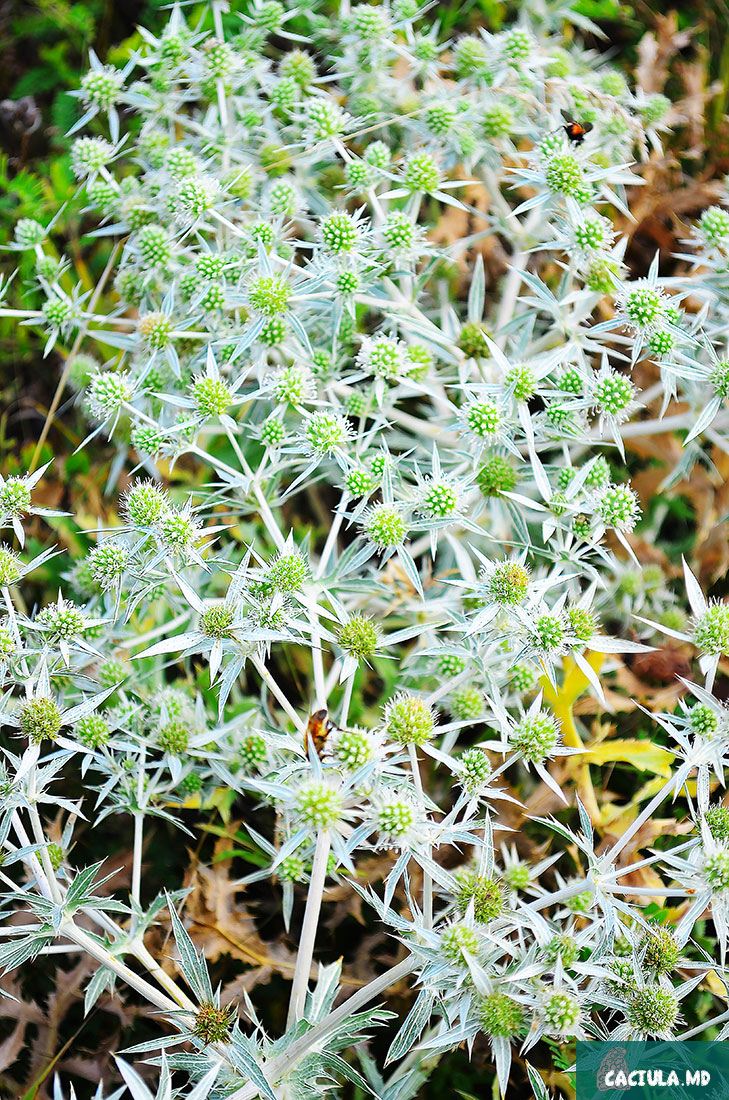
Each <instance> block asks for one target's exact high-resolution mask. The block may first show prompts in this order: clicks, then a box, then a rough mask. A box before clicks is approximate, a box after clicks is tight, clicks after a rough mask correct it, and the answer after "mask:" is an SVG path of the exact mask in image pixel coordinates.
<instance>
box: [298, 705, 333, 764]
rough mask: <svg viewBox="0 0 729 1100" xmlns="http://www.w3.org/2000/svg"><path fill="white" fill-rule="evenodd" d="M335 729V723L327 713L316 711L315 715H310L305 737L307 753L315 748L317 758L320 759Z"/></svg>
mask: <svg viewBox="0 0 729 1100" xmlns="http://www.w3.org/2000/svg"><path fill="white" fill-rule="evenodd" d="M333 729H334V723H333V722H332V720H331V718H330V717H329V715H328V714H327V712H326V711H325V710H315V711H314V713H313V714H311V715H309V721H308V722H307V723H306V734H305V735H304V748H305V749H306V751H307V752H308V751H309V747H310V746H313V748H314V751H315V752H316V754H317V756H319V757H320V756H321V754H322V752H323V751H324V746H325V745H326V743H327V739H328V737H329V734H330V733H331V732H332V730H333Z"/></svg>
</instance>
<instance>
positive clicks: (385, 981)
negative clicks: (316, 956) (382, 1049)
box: [228, 955, 416, 1100]
mask: <svg viewBox="0 0 729 1100" xmlns="http://www.w3.org/2000/svg"><path fill="white" fill-rule="evenodd" d="M415 966H416V962H415V959H414V958H413V956H412V955H410V956H409V957H408V958H407V959H403V961H402V962H399V963H397V965H396V966H393V967H391V968H390V969H389V970H386V971H385V973H384V974H380V976H379V977H378V978H374V979H373V980H372V981H371V982H369V983H368V984H367V985H365V986H363V987H362V989H358V990H357V992H356V993H353V994H352V996H351V997H348V998H347V1000H346V1001H344V1002H343V1003H342V1004H341V1005H340V1006H339V1008H335V1009H334V1010H333V1011H332V1012H330V1013H329V1015H328V1016H325V1017H324V1019H323V1020H321V1021H320V1022H319V1023H318V1024H316V1026H315V1027H312V1028H311V1030H310V1031H307V1032H306V1034H305V1035H302V1036H301V1037H300V1038H299V1039H296V1040H295V1041H294V1042H293V1043H292V1044H291V1046H290V1047H288V1049H287V1050H285V1051H284V1052H283V1053H282V1054H279V1055H278V1057H277V1058H273V1059H271V1062H270V1063H269V1064H268V1065H267V1066H264V1071H265V1074H266V1077H267V1078H268V1080H269V1081H272V1082H274V1083H275V1082H277V1081H280V1080H281V1078H282V1077H283V1075H284V1074H285V1073H287V1072H288V1071H289V1070H291V1069H293V1068H294V1066H295V1065H296V1063H297V1062H299V1061H300V1060H301V1059H302V1058H303V1057H304V1056H305V1055H306V1054H308V1053H309V1051H310V1050H312V1049H314V1048H315V1047H317V1046H321V1044H322V1043H323V1042H324V1041H325V1040H326V1039H327V1038H328V1037H329V1036H330V1035H331V1034H332V1032H333V1031H336V1029H337V1028H338V1027H339V1025H340V1024H343V1023H344V1022H345V1020H347V1019H349V1017H350V1016H352V1015H353V1014H354V1013H355V1012H359V1010H360V1009H361V1008H364V1006H365V1005H366V1004H368V1003H369V1002H370V1001H373V1000H374V999H375V997H379V995H380V994H381V993H384V992H385V991H386V990H387V989H389V988H390V986H392V985H395V984H396V983H397V982H399V981H400V980H401V979H402V978H406V977H407V975H408V974H410V973H412V971H413V970H414V969H415ZM256 1096H258V1087H257V1086H256V1085H250V1084H249V1085H244V1086H243V1088H240V1089H238V1090H237V1091H236V1092H234V1093H233V1094H232V1095H231V1096H230V1097H229V1098H228V1100H254V1097H256Z"/></svg>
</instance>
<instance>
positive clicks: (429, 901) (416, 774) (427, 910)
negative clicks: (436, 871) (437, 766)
mask: <svg viewBox="0 0 729 1100" xmlns="http://www.w3.org/2000/svg"><path fill="white" fill-rule="evenodd" d="M408 756H409V757H410V770H411V771H412V773H413V783H414V784H415V793H416V795H417V798H418V805H419V806H420V813H421V816H422V817H423V818H425V817H427V813H428V811H427V808H426V805H425V794H424V793H423V782H422V780H421V778H420V765H419V764H418V750H417V748H416V746H415V745H413V744H410V745H408ZM428 855H429V856H430V855H432V851H431V847H430V844H428ZM423 923H424V925H425V927H426V928H432V927H433V880H432V878H431V877H430V875H429V874H428V872H427V871H423Z"/></svg>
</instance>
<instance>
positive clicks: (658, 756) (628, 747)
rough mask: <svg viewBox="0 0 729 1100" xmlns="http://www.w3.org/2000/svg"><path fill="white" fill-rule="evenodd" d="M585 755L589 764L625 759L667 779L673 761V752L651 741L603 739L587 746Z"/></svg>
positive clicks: (643, 769) (635, 765) (645, 770)
mask: <svg viewBox="0 0 729 1100" xmlns="http://www.w3.org/2000/svg"><path fill="white" fill-rule="evenodd" d="M584 755H585V756H586V757H588V760H587V763H588V764H609V763H612V762H613V761H615V760H623V761H625V762H626V763H627V764H632V765H633V767H635V768H639V769H640V770H641V771H644V772H653V773H654V774H655V775H662V776H663V777H664V778H665V779H668V777H669V776H670V775H671V764H672V762H673V753H671V752H669V751H668V749H663V748H661V746H660V745H654V744H652V743H651V742H650V741H636V740H629V741H603V742H602V743H601V744H599V745H595V746H594V748H586V749H585V752H584Z"/></svg>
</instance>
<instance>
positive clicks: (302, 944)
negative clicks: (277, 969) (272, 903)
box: [286, 829, 330, 1030]
mask: <svg viewBox="0 0 729 1100" xmlns="http://www.w3.org/2000/svg"><path fill="white" fill-rule="evenodd" d="M329 847H330V839H329V833H328V832H327V830H326V829H322V830H321V832H320V833H319V835H318V836H317V838H316V852H315V853H314V866H313V867H312V870H311V882H310V883H309V893H308V895H307V898H306V911H305V912H304V924H303V927H302V929H301V939H300V940H299V952H298V955H297V956H296V969H295V970H294V982H293V985H292V987H291V1000H290V1002H289V1014H288V1019H287V1022H286V1029H287V1030H288V1029H289V1028H290V1027H292V1026H293V1024H294V1023H295V1022H296V1021H297V1020H300V1019H301V1017H302V1016H303V1015H304V1005H305V1002H306V990H307V986H308V984H309V974H310V972H311V962H312V959H313V957H314V942H315V940H316V930H317V927H318V924H319V914H320V912H321V903H322V896H323V893H324V883H325V881H326V877H327V861H328V859H329Z"/></svg>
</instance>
